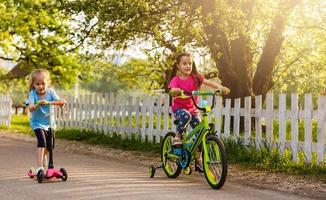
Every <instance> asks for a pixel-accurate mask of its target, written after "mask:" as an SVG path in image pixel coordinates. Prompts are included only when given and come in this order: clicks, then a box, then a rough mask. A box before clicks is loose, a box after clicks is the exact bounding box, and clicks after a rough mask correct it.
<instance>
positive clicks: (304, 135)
mask: <svg viewBox="0 0 326 200" xmlns="http://www.w3.org/2000/svg"><path fill="white" fill-rule="evenodd" d="M200 101H201V99H200ZM298 101H299V99H298V95H296V94H292V95H291V102H287V96H286V95H285V94H280V95H279V98H278V105H279V106H278V109H275V106H274V96H273V94H271V93H270V94H267V96H266V101H265V104H266V106H264V107H263V103H262V102H263V100H262V96H257V97H255V101H253V100H252V98H251V97H246V98H244V102H241V100H240V99H235V100H234V102H233V106H231V100H230V99H226V100H225V102H224V104H222V98H220V97H219V98H217V101H216V105H215V108H214V109H213V111H212V112H211V114H210V116H209V117H210V119H211V120H212V122H213V123H215V127H216V129H217V131H218V134H222V136H223V137H226V138H231V139H234V140H237V141H239V140H240V141H241V142H242V143H244V144H245V145H248V144H254V145H256V147H257V148H258V149H259V148H260V147H261V146H262V145H266V146H267V147H269V148H270V147H278V148H279V149H280V151H281V152H282V153H283V152H284V151H285V149H289V150H291V151H292V155H293V160H294V161H296V160H297V158H298V152H299V151H303V152H304V155H305V157H306V160H307V162H310V161H311V160H312V155H313V153H315V154H316V155H317V159H318V161H319V162H322V161H323V160H324V159H325V154H326V145H325V141H326V140H325V137H326V124H325V121H326V120H325V119H326V96H320V97H319V98H318V103H317V104H318V108H317V109H315V110H314V109H313V103H312V95H311V94H306V95H305V96H304V109H299V106H298ZM168 102H169V97H168V95H164V96H154V97H152V96H146V97H143V98H139V97H138V98H134V97H131V96H125V95H122V94H113V93H112V94H105V95H100V94H91V95H83V96H80V97H79V98H78V99H74V98H68V99H67V105H66V109H65V111H64V112H61V111H59V109H58V110H57V111H56V113H57V114H56V118H57V126H58V127H59V128H77V129H85V130H93V131H98V132H103V133H105V134H108V133H110V134H112V133H113V132H115V133H118V134H121V135H122V136H123V137H131V136H132V134H135V135H138V136H139V137H140V138H141V139H142V140H145V139H146V138H147V139H148V141H153V142H157V143H158V142H160V140H161V139H162V137H163V136H164V135H165V134H166V133H167V132H168V131H169V130H175V125H174V124H173V123H172V122H173V120H174V116H173V115H172V114H171V108H170V107H169V103H168ZM207 102H208V103H211V102H212V99H211V97H210V98H208V99H207ZM252 102H254V103H252ZM241 105H244V106H243V107H241ZM241 121H243V122H244V132H240V124H241ZM303 126H304V127H303ZM231 127H233V128H232V130H231ZM276 128H277V129H278V130H275V129H276Z"/></svg>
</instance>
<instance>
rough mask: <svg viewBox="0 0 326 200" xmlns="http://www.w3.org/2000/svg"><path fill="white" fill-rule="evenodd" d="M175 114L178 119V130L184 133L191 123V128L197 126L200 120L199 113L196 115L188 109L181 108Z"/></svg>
mask: <svg viewBox="0 0 326 200" xmlns="http://www.w3.org/2000/svg"><path fill="white" fill-rule="evenodd" d="M174 116H175V118H176V120H178V126H177V131H178V133H179V134H182V133H183V132H184V131H185V129H186V127H187V125H188V124H189V123H190V126H191V128H195V127H196V126H197V125H198V124H199V122H200V120H199V118H198V116H197V115H194V114H192V113H190V112H189V111H187V110H186V109H182V108H179V109H177V110H176V111H175V113H174Z"/></svg>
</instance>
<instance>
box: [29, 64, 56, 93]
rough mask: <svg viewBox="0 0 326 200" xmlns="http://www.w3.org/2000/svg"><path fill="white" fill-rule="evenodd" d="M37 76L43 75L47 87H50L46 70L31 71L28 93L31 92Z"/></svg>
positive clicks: (48, 74) (49, 79)
mask: <svg viewBox="0 0 326 200" xmlns="http://www.w3.org/2000/svg"><path fill="white" fill-rule="evenodd" d="M39 75H43V76H44V78H45V81H46V83H47V85H48V86H50V84H51V78H50V73H49V71H48V70H46V69H36V70H34V71H32V73H31V75H30V77H29V83H28V86H29V88H28V89H29V91H32V90H33V89H34V86H33V85H34V81H35V79H36V77H37V76H39Z"/></svg>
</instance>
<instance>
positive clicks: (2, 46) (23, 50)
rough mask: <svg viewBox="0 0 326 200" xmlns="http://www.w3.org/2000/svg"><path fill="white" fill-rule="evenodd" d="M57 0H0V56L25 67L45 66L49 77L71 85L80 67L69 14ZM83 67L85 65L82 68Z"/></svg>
mask: <svg viewBox="0 0 326 200" xmlns="http://www.w3.org/2000/svg"><path fill="white" fill-rule="evenodd" d="M60 2H61V1H57V0H54V1H53V0H6V1H2V2H1V3H0V23H1V26H0V52H1V53H0V57H1V58H2V59H5V60H11V61H14V62H25V63H26V65H25V66H27V68H28V69H27V70H28V71H32V70H33V69H35V68H45V69H48V70H49V71H50V72H51V75H52V78H53V81H54V82H55V83H59V84H62V85H71V84H72V83H73V82H74V81H75V79H76V78H77V75H79V71H81V68H82V65H81V63H82V58H81V56H80V55H78V54H76V51H77V49H78V47H79V42H80V41H79V40H77V39H76V38H74V37H72V36H73V34H72V33H74V29H73V28H72V27H71V25H70V24H69V22H70V21H69V20H70V17H69V16H67V15H65V13H63V12H62V8H61V6H62V4H61V3H60ZM83 71H87V69H83Z"/></svg>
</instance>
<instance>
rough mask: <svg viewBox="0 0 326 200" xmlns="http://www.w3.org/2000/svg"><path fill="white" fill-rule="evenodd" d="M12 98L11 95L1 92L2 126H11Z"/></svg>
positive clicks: (0, 114)
mask: <svg viewBox="0 0 326 200" xmlns="http://www.w3.org/2000/svg"><path fill="white" fill-rule="evenodd" d="M11 105H12V100H11V97H10V96H9V95H2V94H0V126H7V127H9V126H10V122H11Z"/></svg>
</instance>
